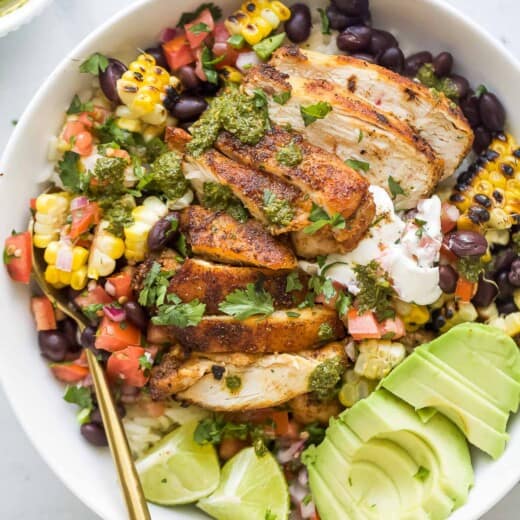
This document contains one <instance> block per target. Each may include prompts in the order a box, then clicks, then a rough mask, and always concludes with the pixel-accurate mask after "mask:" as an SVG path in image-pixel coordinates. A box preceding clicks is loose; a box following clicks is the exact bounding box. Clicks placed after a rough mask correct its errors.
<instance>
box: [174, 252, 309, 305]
mask: <svg viewBox="0 0 520 520" xmlns="http://www.w3.org/2000/svg"><path fill="white" fill-rule="evenodd" d="M299 278H300V283H301V284H302V286H303V287H307V281H308V276H307V275H306V274H305V273H303V272H300V273H299ZM258 282H262V284H263V288H264V289H265V290H266V291H267V292H268V293H269V294H271V296H272V297H273V304H274V306H275V308H287V307H292V306H293V305H298V304H299V303H301V302H302V301H303V299H304V297H305V291H303V290H300V291H291V292H286V290H285V289H286V286H287V272H284V271H271V270H269V269H259V268H257V267H235V266H230V265H219V264H213V263H211V262H207V261H205V260H200V259H198V258H189V259H187V260H186V261H185V262H184V264H182V267H181V268H180V269H179V270H178V271H177V272H176V274H175V275H174V276H173V278H172V279H171V280H170V285H169V287H168V291H169V292H173V293H175V294H176V295H177V296H178V297H179V298H180V299H181V300H183V301H185V302H189V301H191V300H194V299H196V298H198V299H199V300H200V301H201V302H202V303H205V304H206V314H220V311H219V309H218V306H219V304H220V303H221V302H222V301H224V300H225V298H226V296H227V295H228V294H230V293H232V292H233V291H234V290H236V289H244V288H245V287H246V286H247V284H249V283H253V284H256V283H258Z"/></svg>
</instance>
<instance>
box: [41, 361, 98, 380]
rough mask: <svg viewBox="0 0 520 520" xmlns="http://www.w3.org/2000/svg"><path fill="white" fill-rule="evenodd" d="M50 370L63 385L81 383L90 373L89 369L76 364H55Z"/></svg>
mask: <svg viewBox="0 0 520 520" xmlns="http://www.w3.org/2000/svg"><path fill="white" fill-rule="evenodd" d="M50 368H51V370H52V373H53V374H54V377H55V378H56V379H58V380H59V381H62V382H63V383H79V382H80V381H83V379H85V378H86V377H87V376H88V373H89V370H88V368H87V367H84V366H81V365H78V364H76V363H53V364H52V365H51V366H50Z"/></svg>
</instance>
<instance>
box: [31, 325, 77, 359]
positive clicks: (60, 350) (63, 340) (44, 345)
mask: <svg viewBox="0 0 520 520" xmlns="http://www.w3.org/2000/svg"><path fill="white" fill-rule="evenodd" d="M38 345H39V347H40V352H41V354H42V356H43V357H45V358H47V359H49V360H51V361H55V362H59V361H63V360H64V359H65V355H66V354H67V352H68V351H69V348H70V343H69V341H68V339H67V336H65V334H63V333H62V332H60V331H58V330H40V331H39V332H38Z"/></svg>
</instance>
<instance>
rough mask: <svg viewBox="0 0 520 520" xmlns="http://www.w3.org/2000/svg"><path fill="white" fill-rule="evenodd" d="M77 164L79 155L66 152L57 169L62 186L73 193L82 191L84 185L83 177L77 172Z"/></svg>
mask: <svg viewBox="0 0 520 520" xmlns="http://www.w3.org/2000/svg"><path fill="white" fill-rule="evenodd" d="M78 162H79V154H77V153H76V152H71V151H67V152H65V153H64V154H63V159H62V160H61V161H60V162H59V163H58V167H57V168H58V175H59V176H60V179H61V182H62V183H63V186H64V187H65V188H66V189H68V190H69V191H72V192H74V193H79V192H81V191H83V190H84V189H85V185H86V182H85V176H84V175H83V174H82V173H81V172H80V171H79V168H78Z"/></svg>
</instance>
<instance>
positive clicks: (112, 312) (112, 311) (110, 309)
mask: <svg viewBox="0 0 520 520" xmlns="http://www.w3.org/2000/svg"><path fill="white" fill-rule="evenodd" d="M103 312H104V313H105V316H106V317H107V318H108V319H109V320H112V321H117V322H121V321H124V320H125V319H126V313H125V311H124V310H123V309H121V308H120V307H114V306H113V305H105V306H104V307H103Z"/></svg>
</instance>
